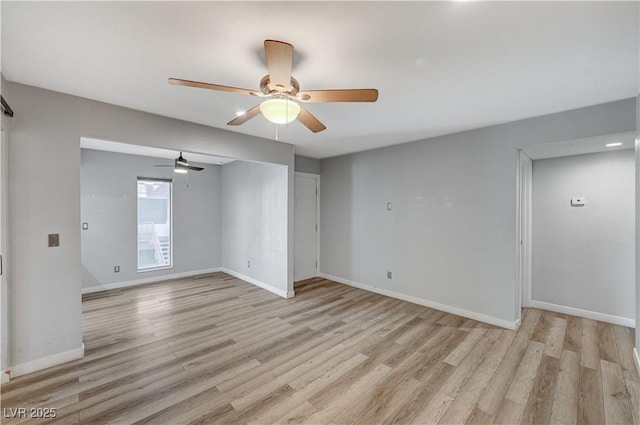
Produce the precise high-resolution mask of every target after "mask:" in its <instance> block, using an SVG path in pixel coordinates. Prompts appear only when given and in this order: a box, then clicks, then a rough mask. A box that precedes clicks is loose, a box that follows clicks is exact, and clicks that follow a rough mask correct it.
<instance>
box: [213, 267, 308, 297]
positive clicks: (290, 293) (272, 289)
mask: <svg viewBox="0 0 640 425" xmlns="http://www.w3.org/2000/svg"><path fill="white" fill-rule="evenodd" d="M222 271H223V272H224V273H226V274H230V275H231V276H233V277H237V278H238V279H240V280H244V281H245V282H248V283H251V284H253V285H256V286H258V287H260V288H262V289H265V290H267V291H269V292H271V293H273V294H276V295H278V296H280V297H282V298H293V297H294V296H295V294H296V293H295V291H283V290H282V289H279V288H276V287H275V286H271V285H269V284H268V283H264V282H261V281H259V280H257V279H254V278H252V277H250V276H247V275H244V274H242V273H238V272H236V271H234V270H230V269H227V268H224V267H222Z"/></svg>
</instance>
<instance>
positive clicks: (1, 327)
mask: <svg viewBox="0 0 640 425" xmlns="http://www.w3.org/2000/svg"><path fill="white" fill-rule="evenodd" d="M6 87H7V81H6V80H5V78H4V76H3V75H2V74H0V93H2V95H3V96H5V95H6ZM5 100H6V101H7V102H8V103H9V106H11V103H10V101H9V99H7V98H6V96H5ZM11 120H12V119H11V118H9V117H7V116H5V115H4V114H0V128H2V130H3V131H4V132H6V133H5V137H6V138H7V139H6V141H5V142H4V143H2V145H0V149H2V152H1V154H0V158H1V161H2V164H1V165H0V172H1V174H0V186H1V189H0V194H1V196H2V200H1V201H0V207H1V208H2V214H1V215H2V225H1V226H0V254H2V260H3V264H2V266H3V271H2V272H3V277H2V285H0V374H1V375H0V380H1V381H2V382H5V381H6V380H8V377H7V375H6V374H4V373H2V371H4V370H6V369H7V368H8V367H9V346H8V341H9V305H8V304H9V303H8V296H9V292H8V288H7V286H8V285H7V283H8V282H9V276H8V275H9V273H10V271H11V267H10V266H9V255H8V254H9V237H8V235H7V232H8V230H9V226H8V223H9V221H8V212H9V210H8V202H7V200H8V189H9V185H8V184H7V178H8V176H9V169H8V165H9V161H8V154H9V150H8V149H7V148H8V143H7V141H8V133H9V130H10V128H11Z"/></svg>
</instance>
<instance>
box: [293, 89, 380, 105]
mask: <svg viewBox="0 0 640 425" xmlns="http://www.w3.org/2000/svg"><path fill="white" fill-rule="evenodd" d="M296 97H297V98H298V99H299V100H300V101H302V102H306V103H322V102H375V101H376V100H378V90H376V89H345V90H307V91H303V92H300V93H298V94H297V95H296Z"/></svg>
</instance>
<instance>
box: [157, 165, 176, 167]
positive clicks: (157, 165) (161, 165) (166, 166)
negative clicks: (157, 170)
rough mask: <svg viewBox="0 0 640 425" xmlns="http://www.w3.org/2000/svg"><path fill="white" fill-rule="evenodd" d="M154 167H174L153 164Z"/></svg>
mask: <svg viewBox="0 0 640 425" xmlns="http://www.w3.org/2000/svg"><path fill="white" fill-rule="evenodd" d="M154 167H175V165H154Z"/></svg>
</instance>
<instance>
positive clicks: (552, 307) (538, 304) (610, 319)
mask: <svg viewBox="0 0 640 425" xmlns="http://www.w3.org/2000/svg"><path fill="white" fill-rule="evenodd" d="M531 307H535V308H541V309H543V310H549V311H555V312H556V313H563V314H570V315H571V316H578V317H584V318H586V319H593V320H597V321H599V322H607V323H613V324H614V325H621V326H627V327H629V328H635V327H636V321H635V320H634V319H629V318H627V317H622V316H613V315H611V314H606V313H598V312H596V311H589V310H582V309H580V308H575V307H567V306H564V305H558V304H552V303H547V302H544V301H535V300H532V301H531Z"/></svg>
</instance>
